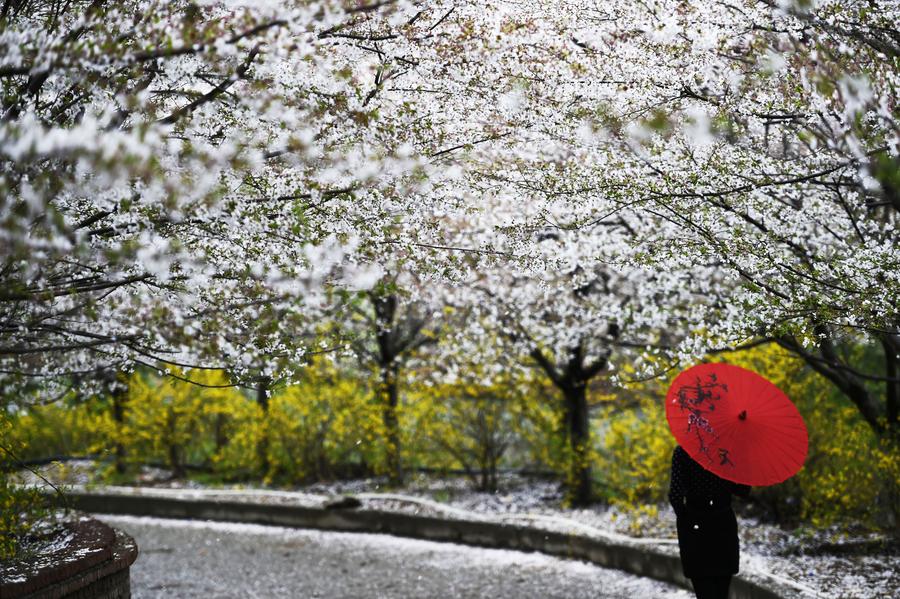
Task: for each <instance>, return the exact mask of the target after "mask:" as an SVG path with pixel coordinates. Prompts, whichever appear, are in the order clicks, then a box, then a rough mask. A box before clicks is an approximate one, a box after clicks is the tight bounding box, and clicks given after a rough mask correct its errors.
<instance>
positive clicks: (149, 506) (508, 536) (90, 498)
mask: <svg viewBox="0 0 900 599" xmlns="http://www.w3.org/2000/svg"><path fill="white" fill-rule="evenodd" d="M67 496H68V498H69V504H70V505H71V507H74V508H76V509H80V510H83V511H86V512H93V513H107V514H128V515H139V516H156V517H161V518H190V519H198V520H218V521H224V522H250V523H255V524H270V525H277V526H286V527H292V528H311V529H319V530H333V531H343V532H368V533H383V534H391V535H395V536H401V537H410V538H416V539H424V540H429V541H444V542H453V543H460V544H463V545H476V546H480V547H489V548H495V549H514V550H519V551H539V552H541V553H546V554H548V555H554V556H557V557H565V558H575V559H581V560H584V561H587V562H591V563H594V564H597V565H599V566H604V567H607V568H615V569H618V570H622V571H624V572H628V573H631V574H636V575H638V576H645V577H648V578H654V579H656V580H661V581H663V582H668V583H671V584H675V585H678V586H680V587H683V588H686V589H690V588H691V586H690V583H689V582H688V580H687V579H686V578H685V577H684V576H683V574H682V571H681V561H680V560H679V558H678V557H677V556H675V555H669V554H666V553H663V552H661V551H659V550H657V549H655V548H653V547H648V546H634V545H629V544H627V543H618V542H615V541H612V540H609V539H599V538H592V537H587V536H582V535H578V534H564V533H560V532H552V531H546V530H540V529H537V528H533V527H528V526H521V525H516V524H508V523H500V522H486V521H471V520H444V519H441V518H434V517H430V516H417V515H413V514H404V513H397V512H386V511H379V510H369V509H326V508H317V507H301V506H289V505H263V504H254V503H246V502H238V501H220V500H217V501H211V500H203V499H199V500H198V499H179V498H168V497H149V496H139V495H114V494H105V493H91V492H87V491H74V492H69V493H67ZM795 596H796V590H794V589H790V588H787V587H783V588H777V587H774V586H773V587H764V586H762V585H760V584H759V583H757V582H754V581H751V580H748V579H746V578H743V577H741V576H740V575H738V576H736V577H735V578H734V580H733V582H732V585H731V593H730V599H788V598H790V597H795Z"/></svg>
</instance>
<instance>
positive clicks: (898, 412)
mask: <svg viewBox="0 0 900 599" xmlns="http://www.w3.org/2000/svg"><path fill="white" fill-rule="evenodd" d="M881 347H882V348H883V349H884V374H885V378H887V379H889V380H887V381H885V383H884V384H885V387H886V388H885V403H886V405H885V408H886V409H885V415H886V416H887V418H886V422H885V427H886V429H887V430H886V431H885V432H886V434H887V436H888V437H889V438H890V440H891V441H892V442H894V443H896V444H900V380H898V377H900V343H898V337H897V336H896V335H883V336H882V337H881Z"/></svg>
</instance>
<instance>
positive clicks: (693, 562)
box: [669, 446, 750, 578]
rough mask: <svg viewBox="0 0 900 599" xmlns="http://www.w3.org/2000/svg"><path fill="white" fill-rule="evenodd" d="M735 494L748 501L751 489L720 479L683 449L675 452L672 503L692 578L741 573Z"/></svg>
mask: <svg viewBox="0 0 900 599" xmlns="http://www.w3.org/2000/svg"><path fill="white" fill-rule="evenodd" d="M732 494H734V495H740V496H743V497H746V496H747V495H749V494H750V487H748V486H746V485H739V484H737V483H733V482H731V481H727V480H725V479H723V478H719V477H718V476H716V475H715V474H713V473H712V472H709V471H708V470H705V469H704V468H703V467H702V466H700V464H698V463H697V462H695V461H694V460H693V459H692V458H691V456H689V455H688V453H687V452H686V451H685V450H684V449H682V448H681V447H680V446H679V447H676V448H675V451H674V452H673V453H672V482H671V485H670V486H669V503H671V504H672V508H673V509H674V510H675V516H676V522H677V527H678V549H679V551H680V553H681V566H682V569H683V570H684V575H685V576H687V577H688V578H697V577H701V576H728V575H730V574H737V573H738V567H739V563H740V559H739V547H738V536H737V519H736V518H735V516H734V510H732V509H731V496H732Z"/></svg>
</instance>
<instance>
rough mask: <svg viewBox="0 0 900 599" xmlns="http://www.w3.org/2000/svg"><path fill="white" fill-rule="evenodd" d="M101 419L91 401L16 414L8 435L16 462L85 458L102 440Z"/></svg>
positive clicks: (28, 410)
mask: <svg viewBox="0 0 900 599" xmlns="http://www.w3.org/2000/svg"><path fill="white" fill-rule="evenodd" d="M102 420H103V415H102V411H101V410H99V409H98V408H97V407H96V405H95V402H94V401H92V400H91V401H87V402H83V403H78V404H76V403H73V402H72V401H71V399H70V398H67V399H66V400H62V401H59V402H55V403H51V404H47V405H36V406H30V407H28V408H27V409H23V410H20V411H18V412H17V413H16V414H15V416H14V423H15V424H14V426H12V429H11V431H10V433H9V434H10V438H11V439H14V440H15V443H16V444H17V445H18V446H19V447H20V448H21V449H20V454H19V456H18V457H19V459H23V460H25V459H41V458H51V457H55V456H79V455H86V454H89V453H92V452H93V449H94V447H95V446H96V445H97V444H98V443H99V442H101V441H102V439H103V437H104V430H103V426H102Z"/></svg>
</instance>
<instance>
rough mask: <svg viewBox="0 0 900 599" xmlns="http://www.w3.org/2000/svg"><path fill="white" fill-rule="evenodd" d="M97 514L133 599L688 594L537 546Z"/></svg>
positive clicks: (669, 597)
mask: <svg viewBox="0 0 900 599" xmlns="http://www.w3.org/2000/svg"><path fill="white" fill-rule="evenodd" d="M98 518H100V519H101V520H103V521H105V522H107V523H109V524H110V525H112V526H115V527H117V528H121V529H122V530H125V531H126V532H128V533H129V534H131V535H132V536H133V537H134V538H135V539H136V540H137V543H138V546H139V548H140V555H139V557H138V560H137V562H135V564H134V566H132V570H131V572H132V574H131V581H132V595H133V597H134V598H135V599H149V598H156V597H159V598H162V597H166V598H173V599H174V598H179V597H185V598H187V597H208V598H210V599H213V598H226V597H241V598H244V597H251V598H252V597H260V598H262V597H266V598H268V597H297V598H310V599H312V598H322V599H325V598H329V599H331V598H335V599H337V598H348V599H349V598H363V597H365V598H378V599H411V598H417V599H419V598H421V599H425V598H434V599H455V598H470V597H471V598H480V597H486V598H490V599H532V598H533V599H556V598H559V599H564V598H565V599H577V598H579V597H590V598H591V599H633V598H636V597H642V598H643V597H648V598H650V597H653V598H660V599H689V598H690V597H691V596H692V595H690V594H689V593H687V592H686V591H683V590H681V589H677V588H675V587H672V586H669V585H666V584H664V583H660V582H656V581H653V580H649V579H645V578H640V577H637V576H632V575H629V574H624V573H622V572H619V571H617V570H608V569H604V568H600V567H597V566H594V565H591V564H586V563H583V562H578V561H572V560H563V559H558V558H554V557H549V556H546V555H542V554H537V553H530V554H529V553H521V552H517V551H507V550H499V549H480V548H473V547H467V546H463V545H454V544H449V543H433V542H429V541H419V540H412V539H403V538H398V537H392V536H388V535H375V534H357V533H340V532H322V531H312V530H296V529H289V528H281V527H276V526H260V525H255V524H226V523H216V522H196V521H183V520H166V519H160V518H146V517H135V516H106V515H99V516H98Z"/></svg>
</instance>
